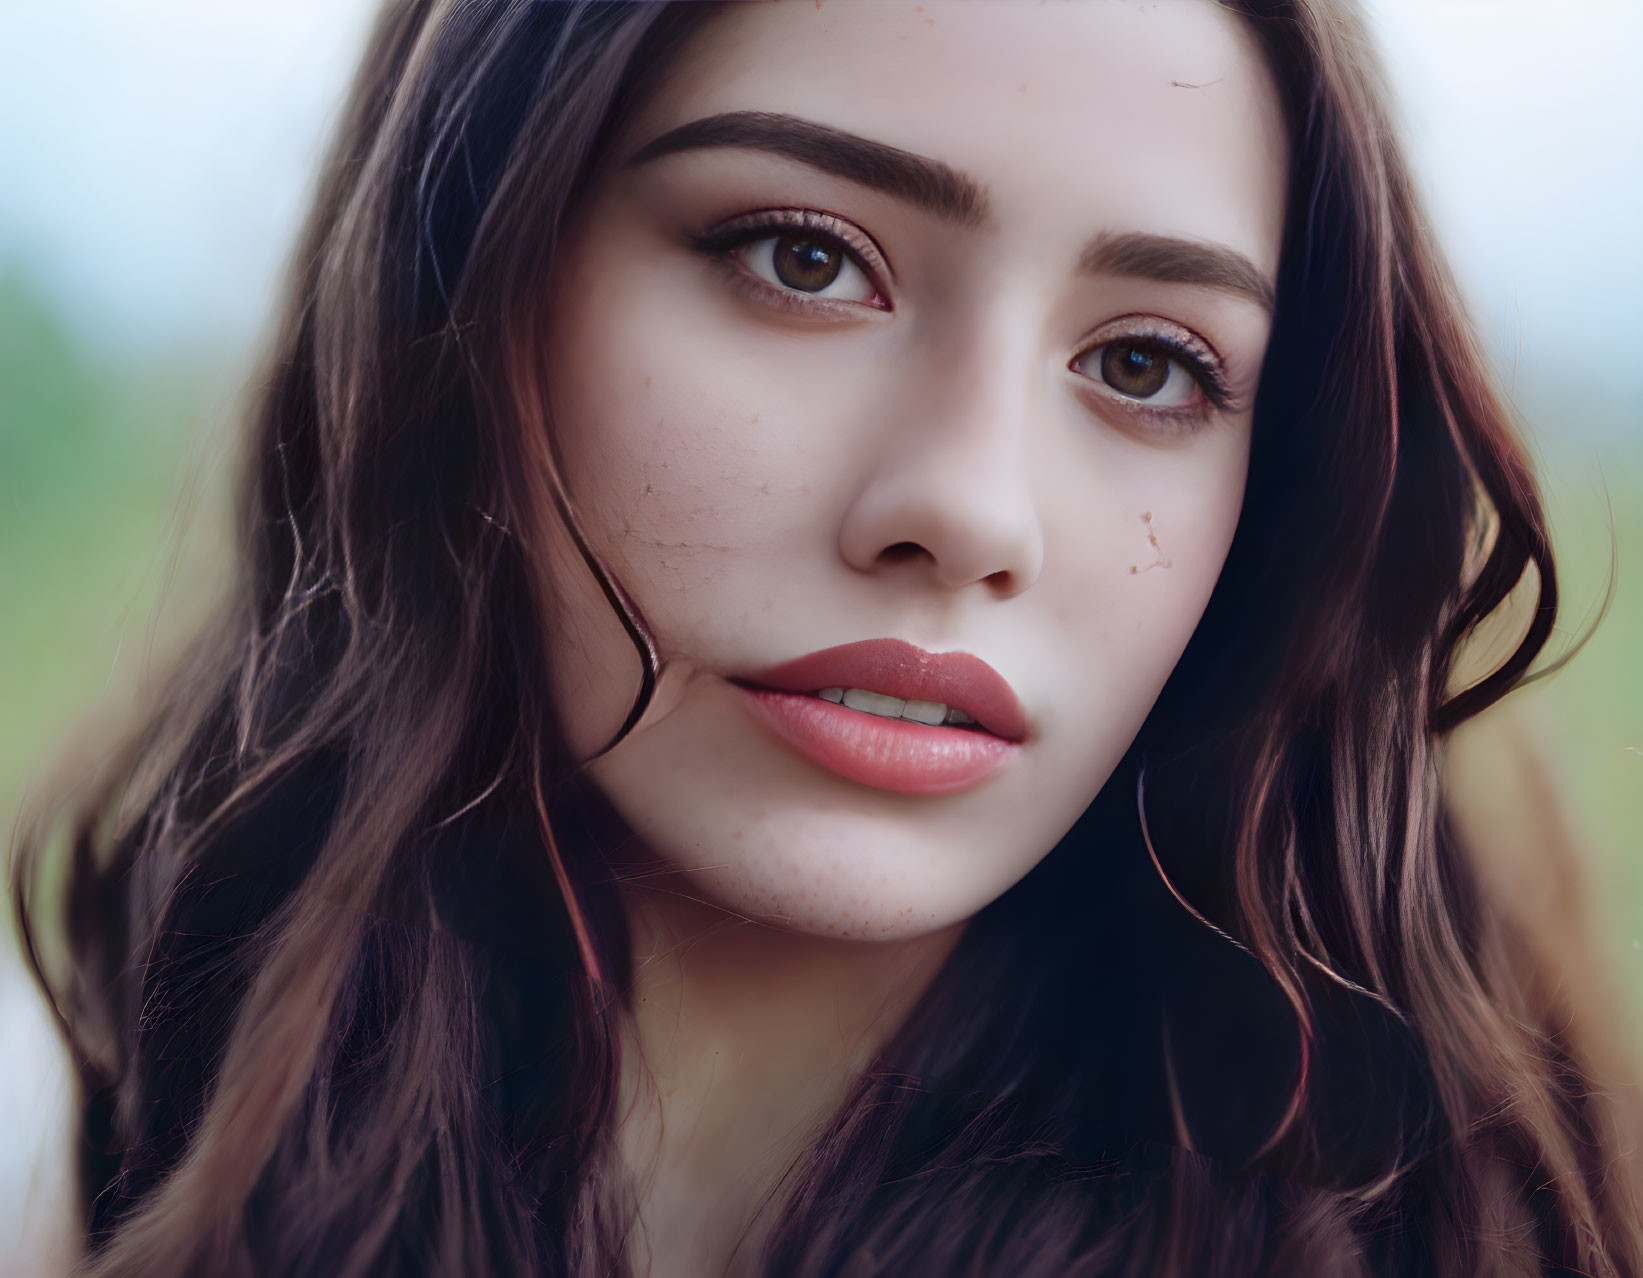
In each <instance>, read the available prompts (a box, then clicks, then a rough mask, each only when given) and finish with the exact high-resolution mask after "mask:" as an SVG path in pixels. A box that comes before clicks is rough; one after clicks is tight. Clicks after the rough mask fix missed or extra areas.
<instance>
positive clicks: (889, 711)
mask: <svg viewBox="0 0 1643 1278" xmlns="http://www.w3.org/2000/svg"><path fill="white" fill-rule="evenodd" d="M844 704H845V705H847V706H849V707H850V709H852V710H865V711H866V712H867V713H868V714H877V715H883V716H884V717H885V718H886V719H899V718H901V712H902V711H903V710H905V709H906V708H907V703H906V702H905V701H903V700H902V699H901V698H900V697H887V696H885V695H884V694H883V693H882V692H869V691H867V689H866V688H846V689H845V692H844Z"/></svg>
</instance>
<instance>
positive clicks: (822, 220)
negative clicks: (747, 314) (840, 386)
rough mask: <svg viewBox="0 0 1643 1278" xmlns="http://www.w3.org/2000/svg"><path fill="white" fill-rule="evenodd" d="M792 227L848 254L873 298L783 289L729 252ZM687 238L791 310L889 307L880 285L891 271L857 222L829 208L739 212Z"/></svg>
mask: <svg viewBox="0 0 1643 1278" xmlns="http://www.w3.org/2000/svg"><path fill="white" fill-rule="evenodd" d="M794 231H802V232H804V233H805V234H806V236H808V237H809V238H811V239H814V240H816V241H818V242H820V243H822V244H826V245H828V246H830V247H834V248H837V249H839V250H840V251H841V252H842V253H844V254H845V256H847V257H849V258H850V260H851V261H852V262H854V263H855V264H856V266H857V267H858V268H859V269H860V270H861V272H862V274H863V275H864V276H866V277H867V281H868V283H870V284H871V285H872V286H873V289H874V297H875V301H873V302H854V301H840V300H839V299H837V298H828V297H817V296H814V295H810V294H806V293H803V292H801V291H798V290H793V289H785V288H782V287H780V286H778V285H775V284H772V283H770V282H769V281H768V280H764V279H761V278H759V277H758V276H756V275H754V274H753V273H752V271H751V270H750V269H749V268H748V267H746V266H745V265H743V264H742V263H740V262H738V261H735V260H734V259H733V257H732V255H733V254H734V253H735V251H736V250H737V249H739V248H745V247H746V246H747V245H749V244H756V243H758V242H759V241H760V240H765V239H770V238H772V237H774V236H780V235H783V234H790V233H792V232H794ZM690 244H691V247H692V248H694V249H695V250H696V251H697V252H698V253H701V254H703V255H705V256H707V257H709V258H711V259H712V260H714V261H715V262H718V263H720V264H722V265H724V266H726V267H728V268H729V269H731V270H733V271H734V272H735V278H736V280H737V283H739V284H741V285H743V286H745V287H748V288H752V289H755V290H757V291H758V293H759V295H760V296H762V297H764V298H766V299H767V300H773V301H775V302H777V303H778V304H780V305H784V306H788V307H791V308H792V309H795V310H800V311H811V312H814V311H817V310H822V311H844V310H849V311H857V312H859V311H861V310H862V309H863V308H866V309H869V310H880V311H888V310H890V309H892V308H891V306H890V302H889V298H888V297H887V296H886V289H885V287H884V280H885V279H886V277H888V276H890V275H891V270H890V264H889V262H888V261H887V260H886V259H885V256H884V252H883V250H882V249H880V248H879V246H878V245H877V244H876V243H874V241H873V239H872V237H871V236H869V235H868V234H867V233H866V232H865V231H863V230H861V228H860V227H857V226H855V225H853V224H852V223H850V222H846V221H845V220H844V219H843V218H841V217H835V216H834V215H833V214H831V213H821V212H818V211H816V210H815V209H799V208H793V209H772V210H769V211H766V212H761V213H750V214H748V215H747V216H745V217H738V218H733V219H731V220H730V221H729V222H725V223H723V224H722V225H720V226H716V227H714V228H713V229H712V230H710V231H707V232H705V233H704V234H701V235H693V236H691V237H690Z"/></svg>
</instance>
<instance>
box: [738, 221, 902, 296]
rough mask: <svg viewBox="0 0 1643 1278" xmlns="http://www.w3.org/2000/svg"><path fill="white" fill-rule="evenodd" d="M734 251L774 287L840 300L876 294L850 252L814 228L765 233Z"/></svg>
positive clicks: (754, 271) (754, 272)
mask: <svg viewBox="0 0 1643 1278" xmlns="http://www.w3.org/2000/svg"><path fill="white" fill-rule="evenodd" d="M735 253H736V256H737V257H739V258H740V259H741V261H742V263H743V264H744V265H745V266H746V267H747V269H748V270H750V271H751V272H753V274H754V275H756V276H758V277H759V278H760V279H761V280H764V281H765V283H767V284H772V285H775V286H776V287H777V288H781V289H786V290H789V291H791V292H794V293H804V294H807V295H809V296H811V297H822V298H827V299H829V300H831V301H839V302H861V303H871V302H873V301H874V300H875V299H876V298H877V297H878V290H877V289H876V288H875V287H874V286H873V281H872V280H870V279H869V278H868V277H867V272H866V271H865V270H863V269H862V267H861V264H860V263H859V262H857V261H856V259H855V257H854V256H853V255H852V254H851V252H850V251H849V250H848V249H847V248H845V247H844V246H843V245H842V244H839V243H838V242H837V241H834V240H829V239H826V238H824V237H822V236H819V235H817V234H815V233H814V232H806V231H799V232H795V233H792V234H787V235H769V236H764V237H762V238H760V239H756V240H750V241H748V242H747V243H745V244H743V245H742V246H741V247H739V248H737V249H736V250H735Z"/></svg>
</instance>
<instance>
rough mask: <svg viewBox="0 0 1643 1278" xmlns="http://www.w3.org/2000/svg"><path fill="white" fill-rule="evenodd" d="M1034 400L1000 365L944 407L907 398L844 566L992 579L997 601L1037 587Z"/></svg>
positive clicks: (850, 518) (856, 511) (857, 507)
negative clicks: (911, 403) (912, 402)
mask: <svg viewBox="0 0 1643 1278" xmlns="http://www.w3.org/2000/svg"><path fill="white" fill-rule="evenodd" d="M953 366H954V365H953V364H951V363H950V364H948V368H949V369H950V368H951V367H953ZM957 366H958V367H964V363H963V362H957ZM969 366H970V367H971V368H972V369H975V368H977V367H978V365H977V364H976V363H975V362H970V363H969ZM919 382H920V383H921V385H922V386H923V387H924V388H928V387H929V386H931V385H939V384H940V379H937V380H935V381H933V382H932V381H927V380H924V379H922V378H920V379H919ZM1031 398H1032V396H1031V390H1030V386H1029V384H1028V382H1027V379H1025V378H1022V377H1013V376H1007V375H1005V373H1004V371H1003V370H1000V369H996V368H995V369H994V370H993V371H992V372H991V373H990V374H981V375H977V376H972V377H970V378H967V379H964V380H963V381H958V380H950V381H949V382H948V386H947V394H946V395H944V396H943V397H942V398H941V399H940V400H939V401H936V402H930V401H929V400H928V399H927V398H926V399H925V402H923V403H922V404H920V405H918V406H917V407H909V406H908V405H907V403H906V401H903V409H904V411H902V412H899V413H897V414H895V415H894V416H893V417H892V418H891V419H890V420H887V421H886V422H885V423H884V426H883V429H882V431H881V434H880V442H879V446H878V449H877V451H876V453H875V456H874V458H873V464H872V466H871V467H870V469H869V471H868V472H867V474H866V477H865V479H864V480H863V482H862V483H861V486H860V488H859V489H858V491H857V493H856V494H855V497H854V500H853V501H852V502H851V504H850V506H849V507H848V509H847V510H846V512H845V516H844V520H843V523H842V524H841V526H840V529H839V551H840V554H841V555H842V556H843V558H844V560H845V562H846V563H848V564H849V565H850V566H851V567H852V568H855V569H857V570H858V571H860V572H867V573H889V572H893V573H897V574H903V575H906V574H913V575H918V574H922V575H923V576H924V577H925V579H926V580H927V581H929V582H931V583H933V584H934V585H935V586H937V587H938V588H941V589H944V590H956V589H960V588H963V587H966V586H970V585H973V584H976V583H984V584H985V586H986V587H987V588H988V589H989V590H990V591H992V592H993V593H994V594H995V595H997V596H998V597H1000V598H1008V597H1010V596H1012V595H1016V594H1019V593H1020V592H1021V591H1023V590H1026V589H1027V588H1028V587H1029V586H1031V585H1032V584H1033V583H1034V582H1035V581H1036V580H1037V579H1038V575H1039V572H1040V570H1041V569H1042V568H1043V565H1044V533H1043V528H1042V526H1041V523H1040V519H1039V513H1038V509H1037V506H1036V504H1035V502H1034V494H1033V484H1032V474H1031V466H1030V461H1031V456H1030V452H1031V443H1032V439H1031V431H1030V427H1031V419H1032V408H1031Z"/></svg>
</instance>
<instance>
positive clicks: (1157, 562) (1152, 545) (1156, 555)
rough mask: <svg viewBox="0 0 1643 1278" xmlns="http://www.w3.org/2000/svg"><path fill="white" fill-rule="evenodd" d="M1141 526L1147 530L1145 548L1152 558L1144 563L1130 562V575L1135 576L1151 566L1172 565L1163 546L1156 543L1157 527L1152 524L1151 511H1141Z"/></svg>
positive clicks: (1166, 566)
mask: <svg viewBox="0 0 1643 1278" xmlns="http://www.w3.org/2000/svg"><path fill="white" fill-rule="evenodd" d="M1141 526H1142V527H1143V528H1145V529H1146V530H1147V548H1148V549H1149V550H1150V551H1152V560H1151V562H1150V563H1145V564H1131V565H1130V576H1132V577H1137V576H1140V574H1142V573H1144V572H1147V571H1149V570H1150V569H1153V568H1169V567H1171V566H1172V565H1171V564H1170V561H1169V556H1168V555H1166V554H1165V553H1164V548H1163V547H1162V546H1160V545H1159V544H1158V529H1157V528H1155V527H1154V526H1153V522H1152V511H1150V510H1143V511H1142V512H1141Z"/></svg>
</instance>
